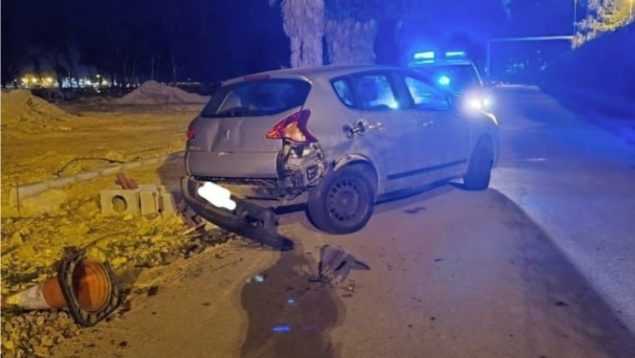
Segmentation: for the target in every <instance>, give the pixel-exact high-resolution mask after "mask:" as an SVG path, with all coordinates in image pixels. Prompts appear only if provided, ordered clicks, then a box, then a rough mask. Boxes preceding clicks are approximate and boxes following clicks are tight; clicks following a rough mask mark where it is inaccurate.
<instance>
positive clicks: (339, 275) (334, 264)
mask: <svg viewBox="0 0 635 358" xmlns="http://www.w3.org/2000/svg"><path fill="white" fill-rule="evenodd" d="M352 270H370V266H368V265H367V264H365V263H364V262H362V261H360V260H358V259H356V258H355V257H353V255H351V254H349V253H347V252H346V251H344V250H343V249H341V248H338V247H334V246H330V245H324V246H322V247H321V248H320V262H319V264H318V276H317V278H315V279H312V281H317V282H323V283H330V284H338V283H341V282H343V281H345V280H346V278H347V277H348V275H349V274H350V273H351V271H352Z"/></svg>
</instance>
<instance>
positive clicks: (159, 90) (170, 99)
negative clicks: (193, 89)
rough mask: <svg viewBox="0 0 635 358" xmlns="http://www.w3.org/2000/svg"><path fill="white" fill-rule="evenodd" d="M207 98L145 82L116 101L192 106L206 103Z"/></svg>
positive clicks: (155, 82)
mask: <svg viewBox="0 0 635 358" xmlns="http://www.w3.org/2000/svg"><path fill="white" fill-rule="evenodd" d="M208 100H209V98H208V97H205V96H201V95H198V94H195V93H189V92H186V91H184V90H182V89H180V88H177V87H172V86H168V85H165V84H163V83H159V82H157V81H146V82H144V83H143V84H142V85H141V86H140V87H139V88H137V89H135V90H134V91H132V92H130V93H128V94H127V95H125V96H123V97H122V98H119V99H117V100H116V101H115V102H116V103H117V104H133V105H140V104H192V103H199V104H200V103H207V101H208Z"/></svg>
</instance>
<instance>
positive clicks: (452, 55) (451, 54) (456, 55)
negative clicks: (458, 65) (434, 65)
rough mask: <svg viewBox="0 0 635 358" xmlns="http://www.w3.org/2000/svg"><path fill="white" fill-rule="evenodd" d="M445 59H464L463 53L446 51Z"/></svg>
mask: <svg viewBox="0 0 635 358" xmlns="http://www.w3.org/2000/svg"><path fill="white" fill-rule="evenodd" d="M445 57H448V58H449V57H465V51H447V52H446V53H445Z"/></svg>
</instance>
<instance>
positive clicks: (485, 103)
mask: <svg viewBox="0 0 635 358" xmlns="http://www.w3.org/2000/svg"><path fill="white" fill-rule="evenodd" d="M492 104H493V101H492V98H491V97H487V96H485V97H483V107H484V108H491V107H492Z"/></svg>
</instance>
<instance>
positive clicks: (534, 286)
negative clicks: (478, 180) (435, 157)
mask: <svg viewBox="0 0 635 358" xmlns="http://www.w3.org/2000/svg"><path fill="white" fill-rule="evenodd" d="M499 95H500V97H499V111H500V113H499V116H500V117H501V119H502V125H503V133H502V135H503V145H504V147H503V148H504V149H503V150H504V152H503V156H502V160H501V163H500V168H498V169H496V172H495V176H494V182H493V186H492V188H491V189H489V190H487V191H483V192H465V191H462V190H461V189H458V188H456V187H454V186H452V185H446V186H442V187H437V188H434V189H432V190H429V191H426V192H424V193H420V194H418V195H415V196H411V197H408V198H405V199H402V200H395V201H391V202H387V203H383V204H380V205H378V206H377V208H376V213H375V215H374V217H373V218H372V220H371V221H370V222H369V225H368V226H367V227H366V228H365V229H363V230H362V231H360V232H358V233H355V234H352V235H345V236H329V235H325V234H322V233H319V232H317V231H315V230H314V229H313V228H312V227H311V225H310V224H309V223H308V222H307V220H306V219H305V218H304V214H303V213H302V212H294V213H290V214H286V215H284V216H283V217H282V218H281V220H282V227H281V230H282V232H283V233H284V234H285V235H287V236H289V237H291V238H292V239H293V240H295V241H296V244H297V246H296V250H294V251H293V252H288V253H283V254H279V253H274V252H271V251H269V250H266V249H262V248H257V247H252V246H244V245H241V244H240V243H239V242H234V243H232V244H230V245H229V246H226V247H217V248H211V249H209V250H208V251H206V252H204V253H203V254H201V255H198V256H196V257H195V258H193V259H190V260H180V261H178V262H176V263H175V264H173V265H171V266H168V267H164V268H160V269H154V270H150V271H148V272H146V273H144V275H143V277H141V278H140V279H139V281H138V282H139V283H144V284H146V285H158V287H159V290H158V292H156V294H155V295H152V296H150V297H141V296H139V297H137V298H135V299H134V300H133V301H132V304H131V307H130V310H129V311H128V312H127V313H126V314H125V315H123V317H121V318H116V319H113V320H112V321H111V322H106V323H104V324H102V325H100V326H98V327H97V328H95V329H92V330H89V331H88V332H86V333H85V334H83V335H82V336H81V337H79V338H78V339H73V340H70V341H67V342H66V343H64V344H63V345H62V346H61V347H59V349H58V350H57V351H56V352H57V356H82V357H84V356H85V357H88V356H118V357H122V356H130V357H137V356H156V357H174V356H183V357H228V356H242V357H533V358H538V357H576V358H578V357H625V358H627V357H635V339H634V336H633V334H632V333H631V331H629V330H628V329H627V327H626V326H625V324H624V323H625V322H626V323H628V322H629V319H630V317H631V316H630V313H628V312H632V309H631V310H630V311H629V310H628V308H629V307H631V308H632V306H633V302H632V301H629V299H630V300H632V299H633V297H635V295H634V294H633V293H634V292H633V290H634V288H633V286H634V285H633V284H632V282H633V280H631V281H629V280H628V276H629V274H630V275H631V276H632V275H633V274H635V268H634V267H633V262H632V260H631V261H629V260H628V258H630V257H632V253H633V247H634V244H633V242H634V241H635V240H633V235H632V234H633V233H635V227H633V225H634V224H633V223H632V217H633V215H632V213H633V212H635V210H634V209H635V207H634V204H633V203H634V200H633V199H634V197H633V193H632V192H629V191H628V179H629V178H630V179H631V183H632V182H633V180H632V179H633V176H634V174H635V170H633V168H632V165H633V163H632V162H631V163H630V164H629V162H628V160H630V159H633V158H632V155H631V154H632V150H631V149H629V148H628V147H627V146H626V145H622V144H620V143H619V140H617V139H616V138H615V137H613V136H612V135H611V134H608V133H606V132H604V131H603V130H601V129H597V128H595V127H591V126H587V125H586V124H584V123H583V122H580V121H579V120H578V119H576V118H574V115H573V114H571V113H570V112H569V111H567V110H566V109H564V108H561V107H559V106H558V105H557V104H556V103H554V102H553V101H552V100H551V99H549V98H547V97H545V96H543V95H542V94H540V93H536V92H527V91H518V90H516V91H505V92H501V93H500V94H499ZM503 101H504V103H505V105H504V106H503V105H502V103H503ZM537 107H539V108H537ZM629 158H630V159H629ZM629 165H630V166H631V167H629ZM631 187H632V186H631ZM629 212H630V213H631V215H630V216H629ZM629 217H630V218H631V219H630V220H629ZM629 235H630V236H629ZM326 244H329V245H336V246H339V247H341V248H342V249H344V250H345V251H347V252H349V253H350V254H352V255H354V256H355V257H356V258H357V259H359V260H360V261H363V262H364V263H366V264H367V265H368V266H370V270H368V271H362V270H355V271H352V272H351V273H350V275H349V276H348V278H347V279H346V280H345V281H344V282H342V283H340V284H338V285H336V286H330V285H324V284H321V283H316V282H311V278H312V277H313V276H315V274H316V271H317V265H318V261H319V254H320V248H321V247H322V246H323V245H326ZM598 247H599V248H600V249H599V250H598ZM629 250H630V251H629ZM629 265H630V266H629ZM256 275H260V276H257V277H256Z"/></svg>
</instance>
